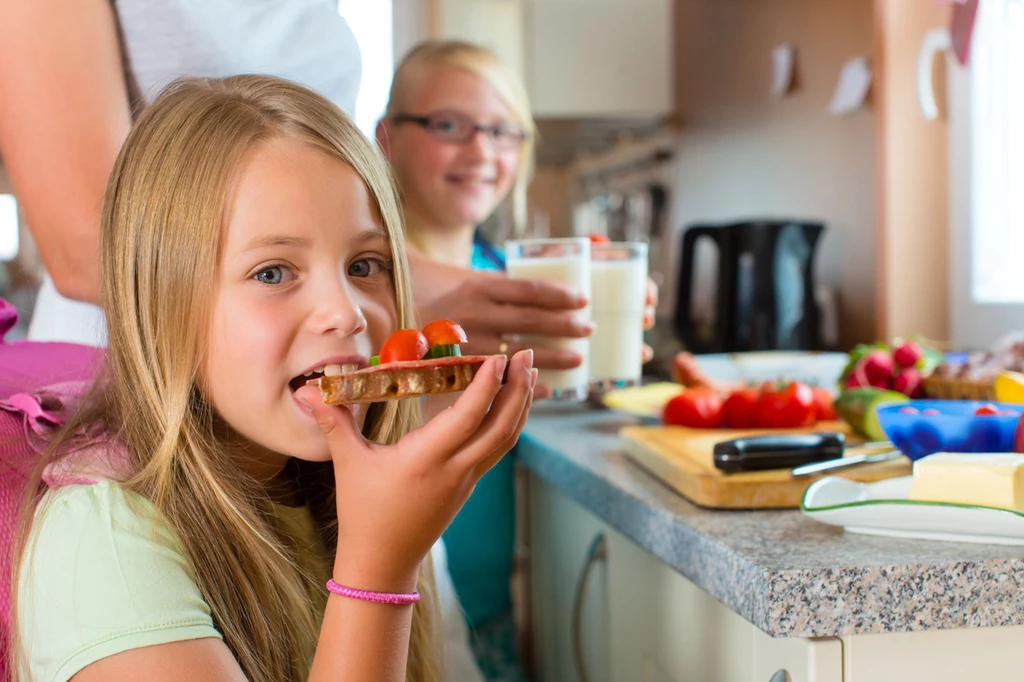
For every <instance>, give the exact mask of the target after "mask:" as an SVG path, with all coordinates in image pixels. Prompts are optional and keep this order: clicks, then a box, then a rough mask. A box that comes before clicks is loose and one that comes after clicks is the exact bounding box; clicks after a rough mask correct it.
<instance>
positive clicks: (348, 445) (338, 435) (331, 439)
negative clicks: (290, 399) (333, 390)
mask: <svg viewBox="0 0 1024 682" xmlns="http://www.w3.org/2000/svg"><path fill="white" fill-rule="evenodd" d="M295 399H296V400H298V401H299V402H300V403H302V404H303V405H305V406H306V407H308V408H309V409H310V410H311V411H312V412H313V418H314V419H316V423H317V426H319V427H320V430H321V431H322V432H323V434H324V436H326V437H327V445H328V447H329V448H330V449H331V456H332V457H337V456H339V455H341V454H343V453H351V452H353V451H354V449H355V448H361V447H365V446H366V443H367V441H366V439H365V438H363V434H362V433H360V432H359V427H358V426H357V425H356V417H355V414H353V412H352V411H351V410H349V409H348V408H346V407H338V406H336V405H324V402H323V398H322V397H321V394H320V389H319V388H318V387H317V386H316V384H314V383H312V382H310V383H308V384H306V385H305V386H302V387H300V388H299V389H298V390H297V391H295Z"/></svg>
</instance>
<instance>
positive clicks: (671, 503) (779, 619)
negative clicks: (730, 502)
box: [517, 406, 1024, 637]
mask: <svg viewBox="0 0 1024 682" xmlns="http://www.w3.org/2000/svg"><path fill="white" fill-rule="evenodd" d="M638 423H639V421H638V420H637V419H634V418H631V417H629V416H623V415H619V414H615V413H612V412H608V411H606V410H595V409H585V408H580V407H560V406H538V407H537V408H535V409H534V413H533V414H531V416H530V421H529V423H528V424H527V427H526V430H525V432H524V435H523V438H522V439H521V440H520V445H519V447H518V449H517V452H518V455H519V458H520V462H521V463H522V464H524V465H525V466H526V467H527V468H528V469H529V470H531V471H532V472H533V473H534V474H536V475H537V476H538V477H540V478H541V479H543V480H544V481H546V482H548V483H549V484H551V485H552V486H554V487H555V488H556V489H557V490H559V491H560V492H562V493H564V494H565V495H567V496H569V497H570V498H572V499H574V500H576V501H578V502H579V503H581V504H582V505H583V506H585V507H587V508H588V509H590V510H591V511H592V512H593V513H594V514H596V515H597V516H598V517H600V518H601V519H603V520H604V521H606V522H607V523H608V524H609V525H611V526H613V527H614V528H616V529H618V530H619V531H621V532H622V533H623V534H625V535H626V536H628V537H630V538H632V539H633V540H634V541H635V542H637V543H638V544H639V545H641V546H642V547H644V548H645V549H646V550H647V551H649V552H651V554H653V555H654V556H656V557H657V558H659V559H661V560H662V561H665V562H666V563H668V564H669V565H670V566H672V567H673V568H674V569H675V570H677V571H679V572H680V573H681V574H683V575H684V576H686V577H687V578H688V579H690V580H692V581H693V582H694V583H696V584H697V585H699V586H700V587H701V588H703V589H704V590H706V591H707V592H709V593H710V594H711V595H713V596H714V597H716V598H718V599H719V600H721V601H722V602H724V603H725V604H726V605H728V606H729V607H730V608H732V609H733V610H734V611H736V613H738V614H739V615H741V616H743V617H744V618H746V619H747V620H749V621H750V622H751V623H753V624H754V625H756V626H758V627H759V628H761V629H762V630H763V631H765V632H766V633H768V634H769V635H772V636H774V637H828V636H841V635H853V634H865V633H880V632H903V631H912V630H933V629H950V628H969V627H996V626H1006V625H1021V624H1024V598H1022V595H1024V547H1006V546H998V545H976V544H966V543H951V542H931V541H924V540H903V539H894V538H885V537H873V536H867V535H857V534H853V533H844V532H843V530H842V529H841V528H838V527H834V526H828V525H825V524H821V523H818V522H816V521H812V520H811V519H809V518H807V517H805V516H804V515H802V514H801V513H800V512H799V511H796V510H793V511H788V510H782V511H778V510H776V511H769V510H766V511H715V510H708V509H703V508H701V507H697V506H695V505H693V504H691V503H690V502H688V501H687V500H686V499H685V498H683V497H681V496H679V495H678V494H676V493H675V492H674V491H673V490H671V489H670V488H668V487H667V486H665V485H664V484H662V483H661V482H660V481H659V480H658V479H656V478H654V477H653V476H651V475H650V474H648V473H647V472H646V471H645V470H644V469H642V468H640V467H639V466H637V465H636V464H635V463H634V462H633V461H632V460H630V459H629V458H628V457H627V456H626V455H625V454H624V452H623V451H622V448H621V445H620V444H619V440H618V429H619V428H620V427H622V426H627V425H635V424H638Z"/></svg>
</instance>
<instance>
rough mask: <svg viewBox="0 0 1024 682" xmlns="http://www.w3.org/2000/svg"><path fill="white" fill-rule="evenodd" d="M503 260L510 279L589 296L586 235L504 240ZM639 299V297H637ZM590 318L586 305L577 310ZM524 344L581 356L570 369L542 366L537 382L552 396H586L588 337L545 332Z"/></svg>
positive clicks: (588, 253) (579, 398) (588, 254)
mask: <svg viewBox="0 0 1024 682" xmlns="http://www.w3.org/2000/svg"><path fill="white" fill-rule="evenodd" d="M505 261H506V268H507V271H508V276H509V278H511V279H528V280H541V281H544V282H553V283H555V284H561V285H562V286H565V287H568V288H569V289H572V290H574V291H579V292H581V293H582V294H583V295H584V296H586V297H587V298H590V240H589V239H520V240H513V241H508V242H506V243H505ZM641 303H643V301H642V300H641ZM577 314H578V315H581V316H582V317H583V318H584V319H589V318H590V308H589V306H588V307H587V308H584V309H583V310H581V311H579V312H578V313H577ZM522 341H523V343H524V344H526V345H527V346H543V347H547V348H561V349H565V350H570V351H574V352H576V353H579V354H580V355H581V356H583V364H581V365H580V366H579V367H575V368H573V369H542V370H540V375H539V376H538V377H537V381H538V383H541V384H544V385H545V386H547V387H548V388H550V389H551V398H552V399H553V400H565V401H572V400H584V399H586V397H587V386H588V384H589V370H588V362H587V358H588V355H589V350H590V341H589V339H557V338H550V337H545V336H528V337H523V339H522Z"/></svg>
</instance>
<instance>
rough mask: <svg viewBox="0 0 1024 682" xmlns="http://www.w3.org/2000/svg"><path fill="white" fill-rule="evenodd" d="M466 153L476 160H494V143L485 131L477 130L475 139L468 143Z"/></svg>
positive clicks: (474, 134)
mask: <svg viewBox="0 0 1024 682" xmlns="http://www.w3.org/2000/svg"><path fill="white" fill-rule="evenodd" d="M465 153H466V154H467V155H469V156H471V157H473V158H475V159H490V158H493V157H494V154H495V151H494V141H493V140H491V138H490V136H489V135H488V133H486V132H485V131H483V130H477V131H475V132H474V133H473V137H471V138H469V140H468V141H467V142H466V144H465Z"/></svg>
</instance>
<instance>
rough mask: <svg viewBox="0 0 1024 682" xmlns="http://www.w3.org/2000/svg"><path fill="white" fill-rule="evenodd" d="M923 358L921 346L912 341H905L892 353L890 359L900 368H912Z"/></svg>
mask: <svg viewBox="0 0 1024 682" xmlns="http://www.w3.org/2000/svg"><path fill="white" fill-rule="evenodd" d="M923 356H924V352H923V351H922V350H921V346H919V345H917V344H916V343H914V342H913V341H907V342H905V343H903V344H902V345H901V346H900V347H899V348H897V349H896V350H895V351H893V354H892V359H893V360H895V361H896V364H897V365H898V366H900V367H914V366H915V365H917V363H918V361H920V360H921V358H922V357H923Z"/></svg>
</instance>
